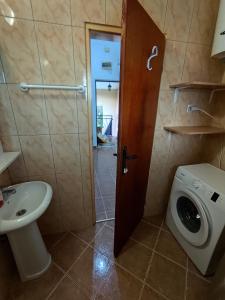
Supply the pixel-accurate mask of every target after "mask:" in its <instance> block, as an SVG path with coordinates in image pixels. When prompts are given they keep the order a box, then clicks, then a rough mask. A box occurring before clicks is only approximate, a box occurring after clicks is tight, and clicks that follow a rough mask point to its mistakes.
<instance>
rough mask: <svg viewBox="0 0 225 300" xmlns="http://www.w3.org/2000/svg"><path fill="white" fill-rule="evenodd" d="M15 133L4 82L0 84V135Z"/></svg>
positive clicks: (14, 124)
mask: <svg viewBox="0 0 225 300" xmlns="http://www.w3.org/2000/svg"><path fill="white" fill-rule="evenodd" d="M7 134H17V129H16V123H15V120H14V116H13V111H12V106H11V103H10V100H9V95H8V90H7V86H6V84H0V135H7Z"/></svg>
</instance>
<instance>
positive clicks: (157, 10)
mask: <svg viewBox="0 0 225 300" xmlns="http://www.w3.org/2000/svg"><path fill="white" fill-rule="evenodd" d="M139 2H140V4H141V5H142V6H143V7H144V9H145V10H146V12H147V13H148V14H149V16H150V17H151V18H152V19H153V21H154V22H155V23H156V24H157V25H158V27H159V28H160V29H161V30H163V27H164V21H165V15H166V6H167V0H139Z"/></svg>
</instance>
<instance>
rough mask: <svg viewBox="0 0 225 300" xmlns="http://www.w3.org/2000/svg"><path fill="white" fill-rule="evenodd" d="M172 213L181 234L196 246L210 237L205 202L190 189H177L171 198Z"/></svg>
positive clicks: (202, 243)
mask: <svg viewBox="0 0 225 300" xmlns="http://www.w3.org/2000/svg"><path fill="white" fill-rule="evenodd" d="M171 214H172V216H173V220H174V222H175V224H176V226H177V229H178V231H179V232H180V234H181V235H182V236H183V237H184V238H185V239H186V241H188V242H189V243H190V244H192V245H194V246H202V245H204V244H205V243H206V241H207V239H208V237H209V228H210V227H209V219H208V217H207V215H208V213H207V210H206V207H205V205H204V203H203V202H202V201H201V200H200V198H199V197H198V196H197V195H195V194H194V193H192V192H191V191H189V190H185V191H180V192H179V191H177V192H175V193H174V195H173V198H172V199H171Z"/></svg>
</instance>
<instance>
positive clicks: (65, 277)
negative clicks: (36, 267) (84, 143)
mask: <svg viewBox="0 0 225 300" xmlns="http://www.w3.org/2000/svg"><path fill="white" fill-rule="evenodd" d="M162 223H163V220H162V218H161V217H158V218H147V219H144V220H143V221H142V222H141V223H140V225H139V226H138V228H137V229H136V231H135V232H134V234H133V236H132V238H131V239H130V240H129V241H128V243H127V245H126V246H125V247H124V249H123V250H122V252H121V254H120V256H119V257H118V258H116V259H115V258H114V256H113V230H114V222H113V221H110V222H105V223H104V222H103V223H98V224H97V225H96V226H95V227H92V228H90V229H87V230H85V231H83V232H79V233H76V232H68V233H65V234H58V235H50V236H46V237H45V241H46V244H47V247H48V249H49V251H50V253H51V254H52V257H53V264H52V266H51V268H50V269H49V271H48V272H47V273H46V274H45V275H44V276H42V277H41V278H40V279H38V280H34V281H31V282H27V283H21V282H20V281H19V278H18V276H17V275H15V278H14V279H12V281H11V286H10V296H9V297H8V298H7V299H23V300H26V299H32V300H36V299H37V300H42V299H51V300H53V299H54V300H58V299H60V300H61V299H63V300H83V299H97V300H100V299H101V300H103V299H105V300H163V299H167V300H168V299H170V300H181V299H182V300H195V299H198V300H201V299H207V292H208V288H209V286H210V281H209V280H207V279H205V278H203V277H202V276H201V275H200V274H199V273H198V271H197V270H196V269H195V268H194V266H193V265H192V264H191V263H190V261H188V259H187V256H186V255H185V253H184V252H183V251H182V249H181V248H180V247H179V245H178V244H177V242H176V241H175V239H174V238H173V237H172V235H171V234H170V232H169V231H168V230H167V227H166V226H164V225H163V224H162Z"/></svg>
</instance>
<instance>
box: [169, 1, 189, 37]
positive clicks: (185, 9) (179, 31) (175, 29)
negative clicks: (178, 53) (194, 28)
mask: <svg viewBox="0 0 225 300" xmlns="http://www.w3.org/2000/svg"><path fill="white" fill-rule="evenodd" d="M193 5H194V0H189V1H186V0H168V6H167V12H166V20H165V27H164V32H165V33H166V37H167V38H168V39H171V40H175V41H182V42H186V41H187V38H188V32H189V28H190V25H191V17H192V12H193Z"/></svg>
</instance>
